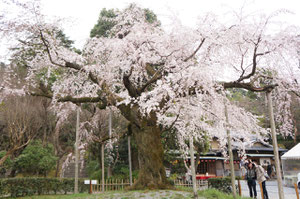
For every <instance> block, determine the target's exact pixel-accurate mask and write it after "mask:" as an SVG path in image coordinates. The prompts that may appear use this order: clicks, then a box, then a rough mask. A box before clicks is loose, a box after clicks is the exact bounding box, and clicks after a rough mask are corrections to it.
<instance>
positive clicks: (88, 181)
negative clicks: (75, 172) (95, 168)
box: [84, 180, 97, 184]
mask: <svg viewBox="0 0 300 199" xmlns="http://www.w3.org/2000/svg"><path fill="white" fill-rule="evenodd" d="M84 184H90V180H84ZM91 184H97V180H92V183H91Z"/></svg>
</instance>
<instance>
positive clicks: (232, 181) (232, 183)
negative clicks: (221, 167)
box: [225, 101, 236, 198]
mask: <svg viewBox="0 0 300 199" xmlns="http://www.w3.org/2000/svg"><path fill="white" fill-rule="evenodd" d="M225 117H226V125H227V128H226V132H227V144H228V152H229V159H230V173H231V186H232V194H233V198H236V187H235V173H234V165H233V153H232V146H231V136H230V130H229V127H228V125H229V119H228V110H227V104H226V101H225Z"/></svg>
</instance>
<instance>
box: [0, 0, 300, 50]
mask: <svg viewBox="0 0 300 199" xmlns="http://www.w3.org/2000/svg"><path fill="white" fill-rule="evenodd" d="M0 1H1V0H0ZM41 2H42V8H43V13H45V14H46V15H49V16H58V17H64V18H67V19H70V20H72V21H73V23H67V24H66V26H64V31H65V33H66V35H67V36H69V37H70V38H71V39H72V40H74V41H75V45H76V47H77V48H81V47H82V46H83V44H84V42H85V40H86V38H88V37H89V32H90V30H91V29H92V27H93V26H94V24H95V23H96V22H97V19H98V16H99V13H100V10H101V9H102V8H108V9H110V8H118V9H123V8H125V7H126V6H128V5H129V4H130V3H133V2H135V3H137V4H138V5H140V6H141V7H144V8H150V9H151V10H153V11H154V12H155V13H156V14H157V15H158V18H159V20H160V21H161V22H162V25H163V26H164V27H168V26H169V25H170V22H171V21H170V18H172V17H174V16H176V17H178V18H179V19H180V20H181V21H182V23H183V24H184V25H187V26H194V25H195V23H196V20H197V16H199V15H201V14H203V13H205V12H214V13H216V14H219V15H222V14H226V13H228V12H229V11H232V10H235V11H239V10H240V9H241V8H242V7H243V8H244V10H245V12H247V13H255V12H265V13H266V14H270V13H272V12H274V11H276V10H278V9H282V8H284V9H288V10H290V11H292V12H293V13H294V14H292V15H288V16H287V15H284V16H282V17H283V19H284V20H285V21H287V23H290V24H296V25H299V26H300V0H245V1H244V0H135V1H134V0H84V1H82V0H41ZM0 9H1V8H0ZM1 51H2V52H3V47H0V54H1Z"/></svg>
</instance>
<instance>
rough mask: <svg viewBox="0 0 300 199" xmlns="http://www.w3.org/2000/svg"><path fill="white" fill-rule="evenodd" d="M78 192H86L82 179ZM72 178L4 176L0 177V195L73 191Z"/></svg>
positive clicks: (86, 187)
mask: <svg viewBox="0 0 300 199" xmlns="http://www.w3.org/2000/svg"><path fill="white" fill-rule="evenodd" d="M78 186H79V187H78V189H79V192H81V193H82V192H87V191H88V186H87V185H84V183H83V179H80V180H79V183H78ZM73 190H74V179H66V178H63V179H59V178H6V179H0V196H1V195H8V194H10V195H11V197H20V196H31V195H45V194H56V193H64V194H67V193H69V192H73Z"/></svg>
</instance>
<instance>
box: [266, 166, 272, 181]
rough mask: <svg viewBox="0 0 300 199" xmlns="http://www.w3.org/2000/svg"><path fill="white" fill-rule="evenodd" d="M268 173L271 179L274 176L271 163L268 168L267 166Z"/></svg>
mask: <svg viewBox="0 0 300 199" xmlns="http://www.w3.org/2000/svg"><path fill="white" fill-rule="evenodd" d="M267 173H268V176H269V177H270V178H271V175H272V165H271V164H270V163H268V166H267Z"/></svg>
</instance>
